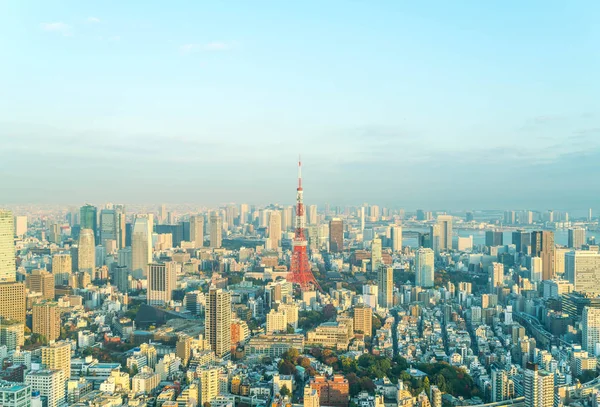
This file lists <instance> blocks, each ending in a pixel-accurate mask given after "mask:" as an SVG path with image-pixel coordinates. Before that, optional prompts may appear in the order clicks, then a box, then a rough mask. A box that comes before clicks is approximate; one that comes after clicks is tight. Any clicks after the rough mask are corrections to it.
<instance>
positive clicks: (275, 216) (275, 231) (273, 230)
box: [269, 210, 281, 249]
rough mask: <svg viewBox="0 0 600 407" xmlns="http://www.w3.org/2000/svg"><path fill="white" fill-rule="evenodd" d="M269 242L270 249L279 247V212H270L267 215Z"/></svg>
mask: <svg viewBox="0 0 600 407" xmlns="http://www.w3.org/2000/svg"><path fill="white" fill-rule="evenodd" d="M269 242H270V244H271V249H277V248H278V247H279V246H281V212H280V211H275V210H274V211H271V212H270V213H269Z"/></svg>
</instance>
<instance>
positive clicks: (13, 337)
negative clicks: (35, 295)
mask: <svg viewBox="0 0 600 407" xmlns="http://www.w3.org/2000/svg"><path fill="white" fill-rule="evenodd" d="M24 333H25V324H24V323H22V322H16V321H7V320H0V346H6V349H7V350H8V351H9V352H10V351H14V350H16V349H17V348H18V347H21V346H23V345H24V344H25V334H24ZM1 405H2V404H0V406H1Z"/></svg>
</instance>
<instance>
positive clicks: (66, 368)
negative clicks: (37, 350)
mask: <svg viewBox="0 0 600 407" xmlns="http://www.w3.org/2000/svg"><path fill="white" fill-rule="evenodd" d="M42 365H43V366H44V368H45V369H52V370H62V372H63V373H64V375H65V377H66V378H67V379H69V378H70V377H71V344H70V343H69V342H66V341H59V342H54V343H51V344H50V345H48V346H44V347H43V348H42Z"/></svg>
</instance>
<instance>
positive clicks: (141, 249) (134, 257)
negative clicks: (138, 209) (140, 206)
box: [131, 214, 154, 279]
mask: <svg viewBox="0 0 600 407" xmlns="http://www.w3.org/2000/svg"><path fill="white" fill-rule="evenodd" d="M153 223H154V221H153V216H152V214H143V215H137V216H136V217H135V220H134V223H133V230H132V236H131V273H132V276H133V277H134V278H138V279H139V278H145V277H146V276H147V275H148V264H150V263H152V228H153Z"/></svg>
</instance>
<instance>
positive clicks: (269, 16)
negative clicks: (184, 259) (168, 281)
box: [0, 0, 600, 209]
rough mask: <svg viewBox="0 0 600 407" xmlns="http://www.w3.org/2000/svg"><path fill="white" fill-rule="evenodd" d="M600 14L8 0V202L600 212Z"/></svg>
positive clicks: (518, 8) (350, 4) (0, 155)
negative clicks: (297, 191) (299, 196)
mask: <svg viewBox="0 0 600 407" xmlns="http://www.w3.org/2000/svg"><path fill="white" fill-rule="evenodd" d="M599 12H600V3H598V2H595V1H574V2H564V1H528V2H523V1H485V2H482V1H424V2H398V1H389V2H388V1H333V0H332V1H302V2H299V1H298V2H294V1H239V2H234V1H210V2H209V1H203V2H200V1H193V2H192V1H189V2H187V1H177V2H159V1H149V2H148V1H144V2H142V1H128V2H121V1H102V2H100V1H98V2H93V1H89V2H81V1H64V2H55V1H4V2H0V27H1V28H0V51H2V55H3V63H2V64H0V94H1V95H2V97H0V137H1V139H2V144H3V147H2V149H0V176H1V178H0V179H1V181H0V183H1V184H0V186H1V187H2V188H1V189H2V191H3V192H2V194H0V203H2V202H6V203H18V202H65V203H66V202H72V203H77V202H83V201H93V202H101V201H113V202H131V203H141V202H161V201H165V202H173V203H175V202H198V203H201V204H208V205H213V204H219V203H223V202H230V201H237V202H241V201H247V202H253V203H268V202H281V203H287V202H291V201H292V200H293V199H294V182H295V180H294V177H295V172H296V168H295V165H296V159H297V155H298V153H302V155H303V161H304V164H305V168H304V175H305V187H306V190H307V191H306V199H307V201H311V202H315V203H318V204H322V203H324V202H331V203H339V204H357V203H362V202H372V203H379V204H383V205H392V206H398V207H406V208H415V207H428V208H449V209H459V208H482V207H485V208H506V207H518V208H540V209H546V208H564V209H572V208H573V209H577V208H587V207H588V206H593V207H598V208H600V198H599V196H598V193H597V191H598V187H599V186H600V182H599V181H598V176H597V168H598V165H597V164H598V162H600V161H599V159H600V108H599V107H600V106H599V105H600V98H599V97H598V95H600V80H599V79H598V78H599V77H598V72H600V52H599V49H598V43H599V40H600V25H598V24H597V16H598V13H599ZM158 191H161V192H160V193H159V192H158Z"/></svg>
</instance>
